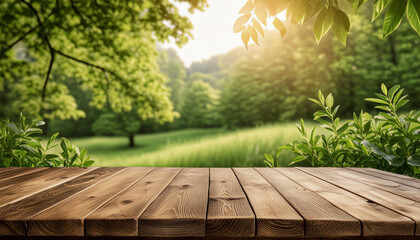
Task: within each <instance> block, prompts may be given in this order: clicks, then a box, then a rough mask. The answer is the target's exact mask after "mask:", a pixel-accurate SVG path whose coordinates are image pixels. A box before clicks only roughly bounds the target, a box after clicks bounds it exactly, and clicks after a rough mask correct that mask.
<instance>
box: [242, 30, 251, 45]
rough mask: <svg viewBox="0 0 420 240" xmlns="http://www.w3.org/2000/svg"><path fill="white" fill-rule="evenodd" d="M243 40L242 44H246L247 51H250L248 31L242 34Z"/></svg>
mask: <svg viewBox="0 0 420 240" xmlns="http://www.w3.org/2000/svg"><path fill="white" fill-rule="evenodd" d="M241 38H242V42H243V43H244V44H245V47H246V50H248V42H249V32H248V29H247V30H245V31H243V32H242V34H241Z"/></svg>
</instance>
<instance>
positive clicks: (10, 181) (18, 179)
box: [0, 168, 58, 189]
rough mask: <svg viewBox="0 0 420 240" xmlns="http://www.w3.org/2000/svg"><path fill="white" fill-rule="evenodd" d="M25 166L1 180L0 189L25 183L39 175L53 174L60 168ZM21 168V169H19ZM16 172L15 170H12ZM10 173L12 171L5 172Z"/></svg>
mask: <svg viewBox="0 0 420 240" xmlns="http://www.w3.org/2000/svg"><path fill="white" fill-rule="evenodd" d="M32 169H34V170H32ZM32 169H28V168H24V169H22V170H23V171H19V172H18V173H17V174H16V175H14V176H9V177H6V178H5V179H2V180H0V189H4V188H7V187H11V186H13V185H15V184H20V183H24V182H27V181H30V180H33V179H36V178H37V177H43V176H45V175H48V174H51V173H53V172H54V171H57V170H58V168H39V169H38V168H32ZM17 170H20V169H17ZM12 172H15V171H12ZM8 173H9V175H10V172H6V173H5V174H8Z"/></svg>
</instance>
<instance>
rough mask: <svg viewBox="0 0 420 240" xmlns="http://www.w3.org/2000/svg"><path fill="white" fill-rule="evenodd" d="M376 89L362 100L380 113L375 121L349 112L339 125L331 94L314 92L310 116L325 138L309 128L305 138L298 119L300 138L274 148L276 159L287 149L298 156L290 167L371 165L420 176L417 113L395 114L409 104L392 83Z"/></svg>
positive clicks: (270, 159)
mask: <svg viewBox="0 0 420 240" xmlns="http://www.w3.org/2000/svg"><path fill="white" fill-rule="evenodd" d="M381 90H382V93H377V94H376V96H377V98H367V99H365V100H366V101H369V102H374V103H377V104H379V105H377V106H376V107H375V108H377V109H380V110H382V112H380V113H379V114H378V115H377V116H375V117H372V116H371V115H369V114H367V113H363V112H361V113H360V115H359V116H357V114H353V120H352V121H346V122H345V123H344V124H340V120H339V118H338V117H336V114H337V111H338V108H339V106H337V107H335V108H334V107H333V105H334V99H333V96H332V95H331V94H329V95H328V96H327V97H324V95H323V94H322V93H321V92H319V93H318V99H310V100H311V101H312V102H315V103H316V104H318V105H319V106H320V107H321V108H322V109H321V110H320V111H317V112H315V113H314V120H315V121H317V122H319V123H320V124H321V128H324V129H325V130H327V131H328V132H329V134H328V135H325V134H322V135H316V134H315V128H314V129H313V130H312V132H311V134H310V136H309V137H308V136H307V133H306V130H305V126H304V122H303V120H301V123H300V125H297V128H298V130H299V132H300V133H301V135H302V139H301V140H298V141H294V142H293V143H290V144H287V145H285V146H281V147H279V148H278V150H277V158H278V157H279V155H280V153H281V152H282V151H283V150H290V151H292V152H294V153H296V154H297V156H296V157H295V158H294V159H293V160H292V163H291V164H293V165H305V164H309V165H311V166H316V167H318V166H334V167H337V166H339V167H374V168H379V169H383V170H388V171H393V172H397V173H402V174H406V175H411V176H420V169H419V167H420V153H419V148H420V111H411V112H410V113H409V114H406V115H401V114H399V113H398V112H397V110H399V109H400V108H401V107H403V106H404V105H406V104H407V103H408V100H407V99H406V98H407V95H404V96H403V95H402V94H403V91H404V89H400V86H398V85H397V86H394V87H392V88H391V89H389V90H388V89H387V87H386V86H385V85H384V84H382V86H381ZM332 109H334V110H332ZM320 139H321V140H322V141H321V143H320V144H319V143H318V142H319V140H320ZM265 158H266V161H265V164H266V165H267V166H269V167H275V166H278V161H277V160H275V159H274V158H273V157H272V156H271V155H268V154H266V155H265Z"/></svg>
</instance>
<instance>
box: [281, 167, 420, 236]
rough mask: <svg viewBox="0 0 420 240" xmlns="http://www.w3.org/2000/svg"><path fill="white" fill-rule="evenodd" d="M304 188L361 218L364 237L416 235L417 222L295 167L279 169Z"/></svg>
mask: <svg viewBox="0 0 420 240" xmlns="http://www.w3.org/2000/svg"><path fill="white" fill-rule="evenodd" d="M276 171H278V172H280V173H282V174H283V175H285V176H287V177H289V178H290V179H292V180H294V181H295V182H297V183H299V184H300V185H302V186H303V187H305V188H307V189H309V190H311V191H313V192H316V193H317V194H319V195H320V196H322V197H323V198H325V199H326V200H328V201H330V202H331V203H333V204H334V205H335V206H337V207H339V208H341V209H342V210H344V211H345V212H347V213H348V214H350V215H352V216H353V217H355V218H357V219H359V220H360V221H361V222H362V224H363V227H362V229H363V232H362V234H363V235H364V236H386V235H388V236H389V235H391V236H392V235H413V234H414V227H415V222H414V221H413V220H411V219H409V218H407V217H404V216H402V215H400V214H398V213H396V212H394V211H391V210H389V209H388V208H385V207H383V206H381V205H379V204H377V203H374V202H372V201H369V200H368V199H366V198H363V197H360V196H358V195H355V194H353V193H351V192H349V191H346V190H344V189H342V188H339V187H337V186H334V185H332V184H331V183H328V182H326V181H323V180H321V179H319V178H316V177H314V176H312V175H309V174H307V173H304V172H302V171H300V170H298V169H294V168H276Z"/></svg>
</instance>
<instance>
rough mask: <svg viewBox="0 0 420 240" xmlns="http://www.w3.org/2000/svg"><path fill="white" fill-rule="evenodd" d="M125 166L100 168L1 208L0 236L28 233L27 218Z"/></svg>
mask: <svg viewBox="0 0 420 240" xmlns="http://www.w3.org/2000/svg"><path fill="white" fill-rule="evenodd" d="M123 169H124V168H99V169H95V170H93V171H91V172H88V173H86V174H84V175H82V176H79V177H77V178H75V179H73V180H70V181H68V182H65V183H63V184H60V185H58V186H55V187H53V188H50V189H47V190H45V191H42V192H39V193H37V194H34V195H32V196H30V197H27V198H24V199H22V200H20V201H17V202H14V203H11V204H8V205H6V206H4V207H1V208H0V236H3V235H6V236H10V235H16V236H24V235H26V220H27V219H29V218H31V217H32V216H34V215H36V214H38V213H40V212H42V211H43V210H45V209H48V208H50V207H52V206H54V205H55V204H57V203H59V202H61V201H62V200H64V199H66V198H68V197H70V196H72V195H74V194H76V193H78V192H79V191H82V190H84V189H86V188H89V187H92V186H94V185H95V184H97V183H99V182H100V181H102V180H104V179H107V178H109V177H110V176H112V175H114V174H116V173H118V172H119V171H122V170H123Z"/></svg>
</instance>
